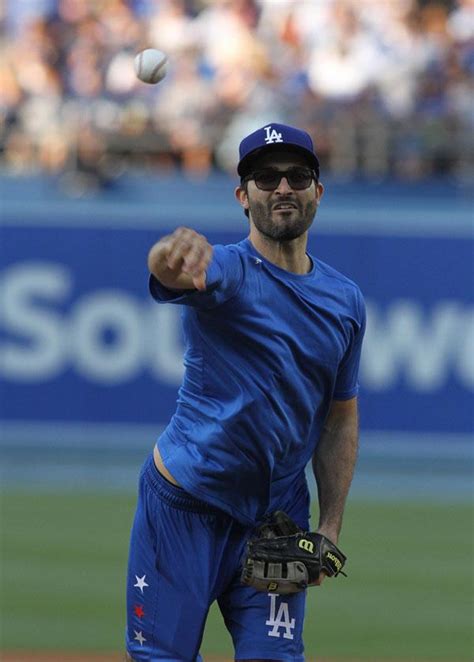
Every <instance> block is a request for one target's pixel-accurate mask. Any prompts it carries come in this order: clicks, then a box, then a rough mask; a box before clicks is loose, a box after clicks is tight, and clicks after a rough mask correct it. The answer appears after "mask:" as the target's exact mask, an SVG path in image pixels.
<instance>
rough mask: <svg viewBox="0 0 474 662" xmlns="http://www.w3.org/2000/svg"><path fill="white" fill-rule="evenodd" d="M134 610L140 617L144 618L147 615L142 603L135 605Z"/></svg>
mask: <svg viewBox="0 0 474 662" xmlns="http://www.w3.org/2000/svg"><path fill="white" fill-rule="evenodd" d="M133 611H134V612H135V615H136V616H138V618H143V617H144V616H145V612H144V611H143V607H142V606H141V605H135V607H134V608H133Z"/></svg>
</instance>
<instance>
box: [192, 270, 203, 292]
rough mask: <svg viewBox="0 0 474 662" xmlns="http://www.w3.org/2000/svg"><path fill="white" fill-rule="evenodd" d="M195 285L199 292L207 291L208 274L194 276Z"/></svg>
mask: <svg viewBox="0 0 474 662" xmlns="http://www.w3.org/2000/svg"><path fill="white" fill-rule="evenodd" d="M193 285H194V287H195V288H196V289H197V290H205V289H206V273H205V272H204V271H202V272H201V273H200V274H199V275H198V276H194V278H193Z"/></svg>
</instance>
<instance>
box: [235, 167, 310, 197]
mask: <svg viewBox="0 0 474 662" xmlns="http://www.w3.org/2000/svg"><path fill="white" fill-rule="evenodd" d="M282 177H285V179H286V181H287V182H288V185H289V186H291V188H292V189H294V190H295V191H303V190H304V189H305V188H308V187H309V186H311V182H312V181H313V179H314V181H315V182H317V181H318V178H317V176H316V173H315V172H314V170H311V168H304V167H303V166H293V167H292V168H288V170H276V169H275V168H262V170H256V171H255V172H252V173H251V174H250V175H246V176H245V177H243V178H242V184H244V183H245V182H248V181H250V180H251V179H253V180H254V182H255V186H256V187H257V188H259V189H260V190H261V191H274V190H275V189H277V188H278V187H279V185H280V182H281V179H282Z"/></svg>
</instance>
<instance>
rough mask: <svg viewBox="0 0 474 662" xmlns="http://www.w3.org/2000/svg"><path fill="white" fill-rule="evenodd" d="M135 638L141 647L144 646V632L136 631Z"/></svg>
mask: <svg viewBox="0 0 474 662" xmlns="http://www.w3.org/2000/svg"><path fill="white" fill-rule="evenodd" d="M134 632H135V636H134V637H133V638H134V639H135V640H136V641H139V642H140V646H143V643H144V642H145V641H146V639H145V637H144V636H143V632H142V631H141V630H139V631H138V632H137V630H134Z"/></svg>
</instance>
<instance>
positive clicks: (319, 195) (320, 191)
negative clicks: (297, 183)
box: [316, 182, 324, 205]
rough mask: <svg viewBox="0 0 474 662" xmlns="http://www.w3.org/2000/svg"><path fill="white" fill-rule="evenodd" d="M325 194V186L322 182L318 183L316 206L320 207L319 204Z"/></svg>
mask: <svg viewBox="0 0 474 662" xmlns="http://www.w3.org/2000/svg"><path fill="white" fill-rule="evenodd" d="M323 193H324V186H323V185H322V184H321V182H318V183H317V184H316V204H318V205H319V203H320V202H321V198H322V197H323Z"/></svg>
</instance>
